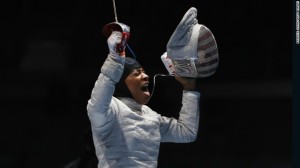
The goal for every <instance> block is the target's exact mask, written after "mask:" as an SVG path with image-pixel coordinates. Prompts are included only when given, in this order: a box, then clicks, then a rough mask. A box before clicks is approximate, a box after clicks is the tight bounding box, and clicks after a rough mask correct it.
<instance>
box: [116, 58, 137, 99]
mask: <svg viewBox="0 0 300 168" xmlns="http://www.w3.org/2000/svg"><path fill="white" fill-rule="evenodd" d="M141 67H142V66H141V65H140V63H139V62H137V60H135V59H133V58H130V57H125V64H124V71H123V74H122V77H121V79H120V81H119V82H118V83H117V84H116V88H115V92H114V96H115V97H129V98H133V97H132V95H131V93H130V91H129V89H128V87H127V85H126V83H125V79H126V78H127V76H128V75H129V74H130V73H131V72H132V71H133V70H135V69H138V68H141Z"/></svg>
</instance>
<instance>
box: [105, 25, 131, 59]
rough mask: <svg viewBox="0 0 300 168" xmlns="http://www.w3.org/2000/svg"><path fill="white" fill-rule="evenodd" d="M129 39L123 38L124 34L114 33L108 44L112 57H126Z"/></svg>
mask: <svg viewBox="0 0 300 168" xmlns="http://www.w3.org/2000/svg"><path fill="white" fill-rule="evenodd" d="M126 41H127V39H124V38H122V32H120V31H113V32H112V33H111V35H110V36H109V38H108V39H107V44H108V48H109V53H110V54H111V55H119V56H122V57H124V56H125V48H126Z"/></svg>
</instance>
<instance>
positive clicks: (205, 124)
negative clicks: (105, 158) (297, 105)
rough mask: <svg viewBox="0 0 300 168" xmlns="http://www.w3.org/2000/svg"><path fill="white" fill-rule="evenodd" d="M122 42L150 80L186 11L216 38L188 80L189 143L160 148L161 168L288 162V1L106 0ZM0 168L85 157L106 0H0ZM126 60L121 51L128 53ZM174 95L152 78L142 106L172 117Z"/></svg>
mask: <svg viewBox="0 0 300 168" xmlns="http://www.w3.org/2000/svg"><path fill="white" fill-rule="evenodd" d="M116 6H117V13H118V20H119V22H123V23H125V24H127V25H129V26H130V28H131V39H130V40H129V42H128V43H129V45H130V47H131V49H132V50H133V51H134V52H135V54H136V56H137V60H138V61H139V62H140V63H141V64H142V65H143V66H144V68H145V69H146V72H147V73H148V74H149V75H150V77H151V79H150V80H151V82H153V78H152V77H153V76H154V75H155V74H157V73H163V74H166V73H167V70H166V69H165V67H164V65H163V63H162V62H161V60H160V56H161V55H162V54H163V53H164V52H165V50H166V44H167V42H168V40H169V38H170V36H171V35H172V33H173V31H174V30H175V28H176V26H177V25H178V23H179V22H180V20H181V18H182V17H183V15H184V14H185V12H186V11H187V10H188V9H189V8H190V7H192V6H193V7H196V8H197V9H198V17H197V18H198V22H199V23H200V24H204V25H206V26H207V27H208V28H209V29H210V30H211V31H212V32H213V34H214V36H215V38H216V40H217V44H218V48H219V57H220V63H219V68H218V70H217V72H216V74H214V75H213V76H211V77H209V78H204V79H198V80H197V82H198V88H199V91H200V92H201V94H202V97H201V102H200V109H201V115H200V126H199V134H198V138H197V140H196V141H195V142H193V143H190V144H173V143H163V144H162V145H161V149H160V154H159V161H158V164H159V165H158V167H159V168H199V167H202V168H291V167H292V166H291V158H292V155H291V151H292V136H291V135H292V118H291V117H292V48H291V44H292V37H291V35H292V34H291V30H292V27H291V25H292V21H291V3H290V1H278V2H277V1H272V2H267V1H260V0H252V1H247V2H245V1H238V0H228V1H208V0H202V1H196V0H188V1H186V0H185V1H184V0H172V1H171V0H165V1H158V0H152V1H148V0H144V1H139V0H123V1H122V0H116ZM1 7H2V8H3V9H2V10H1V11H2V14H1V18H2V19H1V29H2V30H1V43H2V45H1V61H0V69H1V70H0V75H1V79H0V84H1V87H0V95H1V101H0V102H1V104H0V105H1V108H0V110H1V112H0V135H1V138H0V167H1V168H19V167H23V168H69V167H71V165H73V164H76V162H78V160H80V159H81V158H82V157H83V156H86V155H85V154H86V150H87V148H88V147H87V145H88V143H89V142H90V141H89V140H90V139H89V126H90V125H89V124H90V123H89V121H88V118H87V114H86V105H87V101H88V99H89V97H90V93H91V90H92V88H93V86H94V82H95V81H96V79H97V77H98V74H99V72H100V67H101V66H102V64H103V61H104V60H105V58H106V56H107V54H108V47H107V43H106V39H105V37H104V36H103V35H102V34H101V29H102V27H103V26H104V25H105V24H107V23H110V22H113V21H114V13H113V5H112V1H111V0H101V1H71V0H59V1H58V0H52V1H49V0H44V1H38V0H22V1H16V0H12V1H6V2H2V5H1ZM127 56H131V55H130V53H129V51H127ZM181 94H182V90H181V87H180V85H179V84H178V83H177V82H176V81H175V80H174V79H173V78H172V77H157V78H156V87H155V93H154V95H153V97H152V98H151V101H150V102H149V104H148V105H149V106H150V107H151V108H152V109H153V110H155V111H157V112H158V113H161V114H162V115H165V116H170V117H177V116H178V111H179V109H180V107H181Z"/></svg>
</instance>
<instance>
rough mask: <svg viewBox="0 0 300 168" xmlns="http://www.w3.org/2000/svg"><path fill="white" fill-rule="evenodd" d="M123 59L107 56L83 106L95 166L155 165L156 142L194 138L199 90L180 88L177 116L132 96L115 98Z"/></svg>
mask: <svg viewBox="0 0 300 168" xmlns="http://www.w3.org/2000/svg"><path fill="white" fill-rule="evenodd" d="M124 61H125V59H124V58H123V57H119V56H113V55H110V54H109V55H108V57H107V59H106V61H105V62H104V64H103V66H102V68H101V73H100V75H99V77H98V79H97V81H96V83H95V86H94V88H93V90H92V93H91V98H90V100H89V101H88V105H87V111H88V116H89V119H90V122H91V127H92V133H93V140H94V145H95V149H96V155H97V157H98V160H99V163H98V168H156V167H157V160H158V153H159V147H160V142H176V143H187V142H192V141H195V140H196V138H197V132H198V124H199V99H200V93H199V92H196V91H185V90H184V91H183V96H182V107H181V110H180V116H179V118H178V119H175V118H169V117H164V116H161V115H160V114H158V113H156V112H155V111H153V110H151V109H150V108H149V107H148V106H146V105H140V104H137V103H136V102H135V100H133V99H130V98H115V97H113V93H114V89H115V84H116V83H117V82H118V81H119V80H120V78H121V76H122V73H123V68H124Z"/></svg>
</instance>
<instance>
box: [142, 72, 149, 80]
mask: <svg viewBox="0 0 300 168" xmlns="http://www.w3.org/2000/svg"><path fill="white" fill-rule="evenodd" d="M142 80H145V81H148V80H149V76H148V75H147V74H146V73H144V72H143V73H142Z"/></svg>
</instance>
